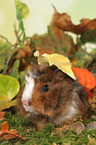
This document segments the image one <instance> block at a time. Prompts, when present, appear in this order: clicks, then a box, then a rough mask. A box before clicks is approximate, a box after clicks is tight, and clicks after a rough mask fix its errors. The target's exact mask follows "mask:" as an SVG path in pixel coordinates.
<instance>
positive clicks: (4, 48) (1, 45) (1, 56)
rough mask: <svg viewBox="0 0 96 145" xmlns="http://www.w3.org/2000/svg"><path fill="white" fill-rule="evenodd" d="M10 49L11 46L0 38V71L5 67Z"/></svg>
mask: <svg viewBox="0 0 96 145" xmlns="http://www.w3.org/2000/svg"><path fill="white" fill-rule="evenodd" d="M10 47H11V44H9V43H8V42H6V41H5V40H4V39H2V38H0V71H1V70H3V69H4V67H5V63H6V59H7V57H8V56H9V54H10V53H9V54H8V50H9V49H10Z"/></svg>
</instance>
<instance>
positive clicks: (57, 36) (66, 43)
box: [33, 26, 75, 56]
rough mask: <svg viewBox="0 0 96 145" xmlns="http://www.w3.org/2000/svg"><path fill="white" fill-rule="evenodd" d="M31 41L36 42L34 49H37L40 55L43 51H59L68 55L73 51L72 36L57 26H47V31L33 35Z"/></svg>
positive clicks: (49, 52)
mask: <svg viewBox="0 0 96 145" xmlns="http://www.w3.org/2000/svg"><path fill="white" fill-rule="evenodd" d="M33 41H34V42H35V44H36V50H38V51H39V52H40V54H41V55H42V54H44V53H48V54H51V53H59V54H63V55H67V56H70V55H72V54H73V53H74V52H75V46H74V42H73V39H72V37H71V36H69V35H68V34H65V33H64V32H63V30H60V29H58V28H57V27H51V26H48V33H47V34H45V35H43V36H42V35H41V36H39V35H35V36H33Z"/></svg>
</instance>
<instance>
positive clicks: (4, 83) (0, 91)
mask: <svg viewBox="0 0 96 145" xmlns="http://www.w3.org/2000/svg"><path fill="white" fill-rule="evenodd" d="M19 89H20V85H19V82H18V81H17V79H15V78H13V77H11V76H8V75H2V74H0V101H1V100H2V101H11V100H12V99H13V98H14V97H15V96H16V95H17V93H18V92H19Z"/></svg>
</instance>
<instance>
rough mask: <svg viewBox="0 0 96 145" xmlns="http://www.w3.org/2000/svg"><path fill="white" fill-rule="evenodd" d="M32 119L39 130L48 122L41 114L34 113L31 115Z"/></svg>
mask: <svg viewBox="0 0 96 145" xmlns="http://www.w3.org/2000/svg"><path fill="white" fill-rule="evenodd" d="M30 119H31V121H32V123H33V126H34V127H35V129H36V130H37V131H40V129H42V128H43V127H44V126H46V125H47V124H48V122H47V120H46V118H44V117H42V116H41V115H40V116H39V115H32V116H30Z"/></svg>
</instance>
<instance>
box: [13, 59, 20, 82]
mask: <svg viewBox="0 0 96 145" xmlns="http://www.w3.org/2000/svg"><path fill="white" fill-rule="evenodd" d="M19 65H20V60H16V61H15V62H14V65H13V69H12V72H11V76H12V77H14V78H16V79H17V80H18V79H19V72H18V69H19Z"/></svg>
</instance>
